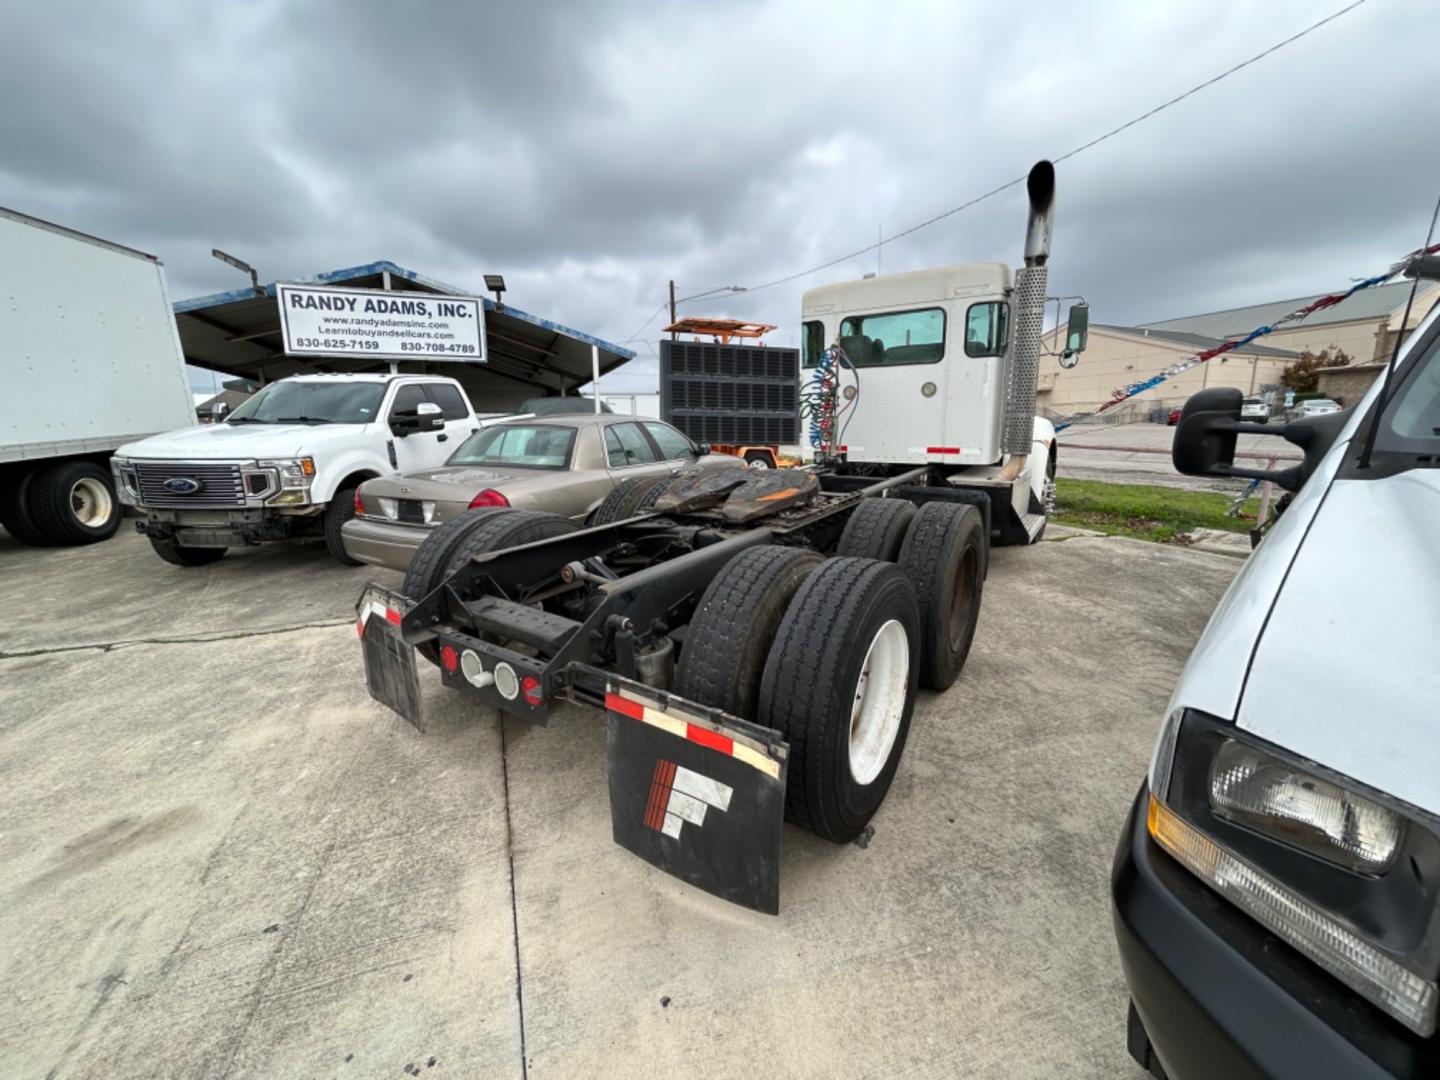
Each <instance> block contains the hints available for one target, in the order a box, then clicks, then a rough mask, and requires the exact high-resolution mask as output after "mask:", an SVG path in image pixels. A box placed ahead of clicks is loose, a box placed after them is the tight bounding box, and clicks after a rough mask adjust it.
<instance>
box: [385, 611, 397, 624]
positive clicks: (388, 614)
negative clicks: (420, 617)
mask: <svg viewBox="0 0 1440 1080" xmlns="http://www.w3.org/2000/svg"><path fill="white" fill-rule="evenodd" d="M385 618H387V619H389V620H390V621H391V622H392V623H394V624H395V625H396V626H399V625H400V612H398V611H396V610H395V609H394V608H393V607H387V608H386V609H385Z"/></svg>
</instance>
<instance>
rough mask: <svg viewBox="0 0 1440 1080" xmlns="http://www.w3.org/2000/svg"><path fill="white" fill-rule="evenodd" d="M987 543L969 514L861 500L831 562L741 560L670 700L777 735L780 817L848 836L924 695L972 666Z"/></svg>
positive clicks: (701, 625) (895, 756)
mask: <svg viewBox="0 0 1440 1080" xmlns="http://www.w3.org/2000/svg"><path fill="white" fill-rule="evenodd" d="M983 544H984V536H983V530H982V528H981V523H980V515H979V513H978V512H977V511H976V510H975V509H974V508H973V507H962V506H953V505H950V504H944V503H934V504H927V505H926V506H924V507H922V508H921V509H920V511H919V512H916V511H915V509H914V507H913V506H911V505H910V504H908V503H904V502H901V501H899V500H893V501H892V500H866V501H865V502H863V503H862V504H861V506H860V507H858V508H857V509H856V511H854V512H853V513H852V516H851V520H850V522H848V523H847V528H846V533H845V535H844V536H842V540H841V544H840V546H839V548H838V553H837V556H836V557H835V558H831V559H825V560H822V559H821V558H820V557H819V556H818V555H817V554H816V553H814V552H812V551H808V550H804V549H797V548H785V547H776V546H761V547H755V548H751V549H750V550H748V551H745V552H742V553H741V554H739V555H737V556H736V557H735V558H734V559H732V560H731V561H730V562H729V563H728V564H727V565H726V566H725V568H724V569H723V570H722V571H721V572H720V573H719V574H717V575H716V576H715V578H714V579H713V580H712V581H711V582H710V585H709V586H708V588H707V589H706V590H705V593H704V595H703V596H702V597H701V600H700V602H699V605H698V606H697V608H696V611H695V615H694V617H693V618H692V619H691V621H690V624H689V628H688V630H687V635H686V640H685V646H684V649H683V651H682V655H681V658H680V665H679V669H678V671H677V676H676V686H675V689H676V692H677V693H679V694H680V695H681V696H683V697H687V698H690V699H691V700H694V701H697V702H702V703H704V704H707V705H712V706H715V707H718V708H721V709H723V710H725V711H726V712H729V713H731V714H732V715H735V716H740V717H743V718H745V719H749V720H754V721H756V722H757V723H760V724H763V725H764V726H766V727H770V728H774V729H776V730H778V731H780V732H781V733H782V734H783V735H784V736H785V740H786V742H787V743H788V744H789V746H790V761H789V766H788V780H787V784H786V817H787V818H788V819H789V820H790V821H792V822H793V823H795V824H796V825H799V826H800V827H802V828H804V829H807V830H808V831H810V832H813V833H815V834H816V835H818V836H822V837H825V838H826V839H829V840H833V841H836V842H845V841H848V840H851V839H854V838H855V837H856V836H858V835H859V834H860V833H861V832H862V831H863V830H864V828H865V826H866V825H867V824H868V823H869V821H870V819H871V817H872V816H873V815H874V814H875V812H876V811H877V810H878V809H879V807H880V803H881V802H882V801H883V800H884V798H885V794H886V792H887V791H888V790H889V788H890V784H891V781H892V780H893V779H894V776H895V770H896V769H897V767H898V766H899V762H900V757H901V754H902V752H903V750H904V747H905V740H906V737H907V736H908V733H909V728H910V719H911V715H912V714H913V712H914V707H915V689H916V687H917V685H925V686H928V687H933V688H935V689H944V688H945V687H948V686H949V685H950V684H951V683H953V682H954V680H955V678H956V677H957V676H958V675H959V673H960V668H961V667H962V666H963V665H964V663H965V658H966V655H967V654H968V652H969V649H970V643H971V640H972V639H973V636H974V630H975V619H976V616H977V615H978V613H979V605H980V585H981V581H982V578H983V569H984V561H983V559H984V547H983ZM859 552H875V554H861V553H859ZM886 556H888V557H886ZM891 560H895V561H891Z"/></svg>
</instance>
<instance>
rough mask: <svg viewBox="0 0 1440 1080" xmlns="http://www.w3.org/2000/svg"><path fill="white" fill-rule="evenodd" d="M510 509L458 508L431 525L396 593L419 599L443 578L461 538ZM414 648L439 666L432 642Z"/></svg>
mask: <svg viewBox="0 0 1440 1080" xmlns="http://www.w3.org/2000/svg"><path fill="white" fill-rule="evenodd" d="M510 512H511V511H509V510H507V509H506V508H505V507H503V506H478V507H476V508H475V509H473V510H464V511H461V512H460V513H458V514H456V515H455V516H454V517H453V518H451V519H450V520H449V521H445V522H442V523H441V524H439V525H437V526H435V528H433V529H431V530H430V535H429V536H427V537H425V539H424V540H422V541H420V546H419V547H418V548H416V549H415V554H414V555H412V556H411V557H410V565H409V566H408V567H407V568H406V570H405V582H404V584H402V585H401V586H400V592H401V593H402V594H403V595H405V596H407V597H409V598H410V599H411V600H412V601H413V600H423V599H424V598H425V597H426V596H429V595H430V593H432V592H434V591H435V589H436V587H437V586H438V585H439V584H440V582H442V581H444V580H445V568H446V567H447V566H448V565H449V564H450V556H451V555H453V554H455V549H456V548H457V547H459V545H460V543H461V541H463V540H464V539H465V537H467V536H469V535H470V533H472V532H473V531H474V530H475V529H476V528H478V527H479V526H480V524H481V522H483V521H485V520H486V519H487V518H492V517H494V516H495V515H496V514H508V513H510ZM415 651H416V652H418V653H419V654H420V655H421V656H423V657H425V659H426V660H429V661H430V662H431V663H432V664H435V665H437V666H438V665H439V663H440V650H439V648H438V647H437V646H436V644H435V642H433V641H424V642H421V643H420V644H419V645H417V646H415Z"/></svg>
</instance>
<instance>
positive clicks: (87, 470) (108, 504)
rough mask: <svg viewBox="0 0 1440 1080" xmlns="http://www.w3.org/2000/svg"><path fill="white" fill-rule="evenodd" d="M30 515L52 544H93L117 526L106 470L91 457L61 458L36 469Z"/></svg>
mask: <svg viewBox="0 0 1440 1080" xmlns="http://www.w3.org/2000/svg"><path fill="white" fill-rule="evenodd" d="M29 503H30V517H31V520H32V521H33V522H34V524H35V527H36V528H37V529H39V531H40V533H41V535H43V536H44V537H45V539H46V540H48V541H49V542H50V543H52V544H93V543H95V542H96V541H97V540H108V539H110V537H112V536H114V535H115V530H116V529H118V528H120V500H119V499H117V498H116V497H115V482H114V480H112V479H111V477H110V470H109V469H106V468H104V467H102V466H100V465H97V464H95V463H94V462H93V461H61V462H58V463H56V464H54V465H48V466H46V467H45V468H42V469H39V470H37V471H36V473H35V476H34V480H33V481H32V482H31V484H30V499H29Z"/></svg>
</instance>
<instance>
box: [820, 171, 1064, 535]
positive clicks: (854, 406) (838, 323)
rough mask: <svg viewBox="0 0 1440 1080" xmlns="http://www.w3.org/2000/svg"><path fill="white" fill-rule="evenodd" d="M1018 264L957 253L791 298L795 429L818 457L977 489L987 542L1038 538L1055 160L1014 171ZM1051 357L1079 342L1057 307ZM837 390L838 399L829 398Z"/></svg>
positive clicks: (1051, 467) (1046, 430)
mask: <svg viewBox="0 0 1440 1080" xmlns="http://www.w3.org/2000/svg"><path fill="white" fill-rule="evenodd" d="M1026 190H1027V193H1028V195H1029V201H1030V208H1029V219H1028V222H1027V228H1026V236H1025V249H1024V258H1025V265H1024V266H1023V268H1020V269H1018V270H1012V269H1011V268H1010V267H1009V266H1007V265H1005V264H1004V263H967V264H959V265H955V266H944V267H937V268H934V269H928V270H913V271H907V272H903V273H898V274H885V275H882V276H876V275H870V276H868V277H865V278H862V279H861V280H859V281H845V282H839V283H837V284H833V285H824V286H821V287H819V288H815V289H810V290H809V291H807V292H806V293H805V295H804V298H803V300H802V303H801V316H800V317H801V322H802V325H801V335H802V338H801V340H802V348H801V363H802V367H803V370H802V372H801V394H800V397H801V403H802V410H801V411H802V416H803V419H804V422H805V431H804V436H803V438H804V439H805V441H806V442H808V443H809V447H810V449H811V450H812V451H814V453H815V456H816V459H817V460H819V461H823V462H824V463H826V464H827V465H829V466H831V467H832V468H838V469H840V470H842V471H844V470H849V471H852V472H854V473H855V474H856V475H861V476H874V475H880V474H883V473H885V472H889V473H891V474H892V475H893V474H894V473H896V472H899V471H905V470H912V469H914V468H915V467H917V466H925V467H927V468H928V470H929V474H928V475H929V477H930V479H931V481H932V482H933V483H937V484H943V485H946V486H948V487H951V488H954V489H956V491H957V492H969V493H972V494H973V495H975V496H978V497H980V498H982V499H983V505H984V506H985V507H986V516H987V519H988V520H989V522H990V526H991V535H992V537H993V538H994V540H995V541H996V542H999V543H1014V544H1028V543H1033V542H1035V541H1036V540H1038V539H1039V538H1040V537H1041V535H1042V534H1043V532H1044V529H1045V523H1046V519H1047V516H1048V514H1049V511H1050V508H1051V506H1052V504H1053V501H1054V498H1053V492H1054V478H1055V468H1056V450H1057V448H1056V445H1055V427H1054V425H1053V424H1052V423H1051V422H1050V421H1049V420H1047V419H1045V418H1044V417H1042V416H1037V415H1036V414H1035V395H1036V383H1037V377H1038V372H1039V362H1040V356H1041V353H1042V351H1043V349H1044V346H1043V343H1042V339H1041V330H1042V327H1043V323H1044V315H1045V304H1046V296H1045V288H1046V283H1047V279H1048V274H1049V259H1050V235H1051V231H1052V229H1053V219H1054V192H1055V170H1054V167H1053V166H1052V165H1051V164H1050V163H1049V162H1040V163H1039V164H1037V165H1036V166H1035V167H1034V168H1033V169H1032V170H1031V171H1030V175H1029V177H1028V178H1027V180H1026ZM1068 323H1069V334H1068V337H1067V342H1066V348H1065V352H1064V355H1063V360H1062V362H1064V363H1065V366H1067V367H1069V366H1073V365H1072V364H1071V363H1070V362H1069V361H1070V360H1071V359H1072V358H1074V357H1076V356H1078V354H1079V353H1080V352H1081V351H1083V349H1084V348H1085V339H1086V331H1087V328H1088V325H1089V308H1088V306H1087V305H1085V304H1084V303H1083V302H1081V303H1077V304H1075V305H1074V306H1073V307H1072V308H1071V309H1070V314H1069V318H1068ZM840 398H843V400H839V399H840Z"/></svg>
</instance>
